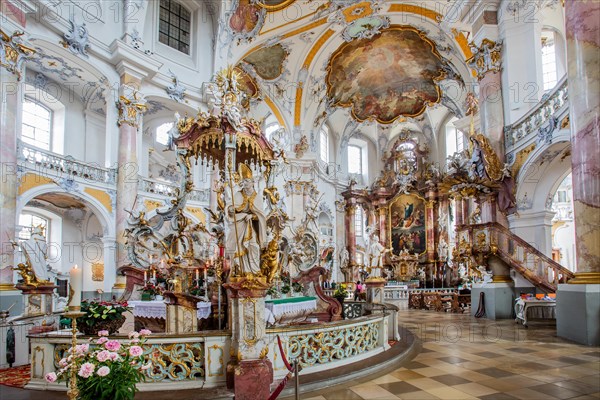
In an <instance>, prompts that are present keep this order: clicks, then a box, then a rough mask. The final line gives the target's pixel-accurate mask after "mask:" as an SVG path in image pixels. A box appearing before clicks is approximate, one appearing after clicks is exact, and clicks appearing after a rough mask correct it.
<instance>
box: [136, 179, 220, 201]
mask: <svg viewBox="0 0 600 400" xmlns="http://www.w3.org/2000/svg"><path fill="white" fill-rule="evenodd" d="M138 190H139V191H140V192H145V193H154V194H158V195H161V196H168V197H176V196H177V194H178V193H179V186H177V185H175V184H173V183H169V182H164V181H157V180H154V179H148V178H142V177H140V178H139V179H138ZM209 196H210V189H200V190H192V192H191V193H190V195H189V196H188V200H189V201H195V202H200V203H206V202H208V199H209Z"/></svg>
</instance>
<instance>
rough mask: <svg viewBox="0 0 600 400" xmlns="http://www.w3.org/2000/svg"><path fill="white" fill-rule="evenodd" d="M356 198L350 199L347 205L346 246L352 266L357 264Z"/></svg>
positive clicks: (349, 262)
mask: <svg viewBox="0 0 600 400" xmlns="http://www.w3.org/2000/svg"><path fill="white" fill-rule="evenodd" d="M356 207H357V205H356V200H355V199H348V204H347V205H346V247H347V248H348V253H349V254H348V264H349V266H350V267H351V268H354V266H355V265H356V225H355V224H354V219H355V217H356Z"/></svg>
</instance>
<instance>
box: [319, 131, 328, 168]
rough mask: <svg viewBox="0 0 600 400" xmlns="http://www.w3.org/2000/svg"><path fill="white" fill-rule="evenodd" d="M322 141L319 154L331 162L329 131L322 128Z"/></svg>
mask: <svg viewBox="0 0 600 400" xmlns="http://www.w3.org/2000/svg"><path fill="white" fill-rule="evenodd" d="M319 141H320V143H321V147H320V152H319V156H320V158H321V160H322V161H324V162H326V163H328V162H329V133H328V131H327V130H326V129H321V135H320V139H319Z"/></svg>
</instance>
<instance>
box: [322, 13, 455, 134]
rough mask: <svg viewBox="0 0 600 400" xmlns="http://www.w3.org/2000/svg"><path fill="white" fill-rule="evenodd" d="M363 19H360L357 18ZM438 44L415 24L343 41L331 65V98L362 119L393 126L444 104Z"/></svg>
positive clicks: (328, 83) (328, 86) (329, 87)
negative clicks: (428, 108)
mask: <svg viewBox="0 0 600 400" xmlns="http://www.w3.org/2000/svg"><path fill="white" fill-rule="evenodd" d="M357 21H358V20H357ZM445 64H446V62H445V61H444V60H443V59H442V57H441V56H440V54H439V53H438V51H437V49H436V45H435V43H434V42H433V41H431V40H430V39H428V38H427V37H426V35H425V33H423V32H422V31H420V30H418V29H416V28H413V27H411V26H404V25H392V26H391V27H389V28H388V29H385V30H382V31H381V33H379V34H377V35H376V36H374V37H372V38H370V39H356V40H353V41H351V42H347V43H343V44H342V45H341V46H340V47H339V48H338V49H337V50H336V51H335V52H334V53H333V54H332V56H331V58H330V60H329V63H328V65H327V76H326V84H327V96H328V98H329V100H330V102H331V104H332V105H333V106H342V107H350V108H351V114H352V117H353V118H354V119H356V120H357V121H360V122H363V121H366V120H376V121H377V122H379V123H381V124H390V123H392V122H394V121H395V120H397V119H398V118H400V117H416V116H419V115H421V114H423V112H424V111H425V109H426V108H427V106H430V105H433V104H435V103H438V102H439V101H440V100H441V97H442V95H441V90H440V88H439V86H438V84H437V82H438V81H439V80H442V79H444V78H446V74H445V73H444V71H443V67H444V65H445Z"/></svg>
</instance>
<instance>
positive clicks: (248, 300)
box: [223, 276, 273, 400]
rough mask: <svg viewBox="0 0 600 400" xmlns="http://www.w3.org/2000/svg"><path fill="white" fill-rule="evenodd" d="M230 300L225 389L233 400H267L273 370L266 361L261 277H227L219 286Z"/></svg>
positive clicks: (266, 350)
mask: <svg viewBox="0 0 600 400" xmlns="http://www.w3.org/2000/svg"><path fill="white" fill-rule="evenodd" d="M223 286H224V287H225V288H226V289H227V292H228V294H229V299H230V306H231V308H230V321H231V346H232V348H231V352H230V354H231V360H230V361H229V363H228V365H227V386H228V387H229V388H230V389H234V392H235V398H236V399H238V400H239V399H244V400H263V399H267V398H268V397H269V393H270V386H271V383H272V382H273V368H272V366H271V363H270V362H269V360H268V358H267V352H268V343H267V342H266V328H267V322H266V318H265V295H266V291H267V289H268V288H269V285H267V283H266V279H265V278H264V277H252V276H250V277H231V278H230V279H229V282H228V283H226V284H225V285H223Z"/></svg>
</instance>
